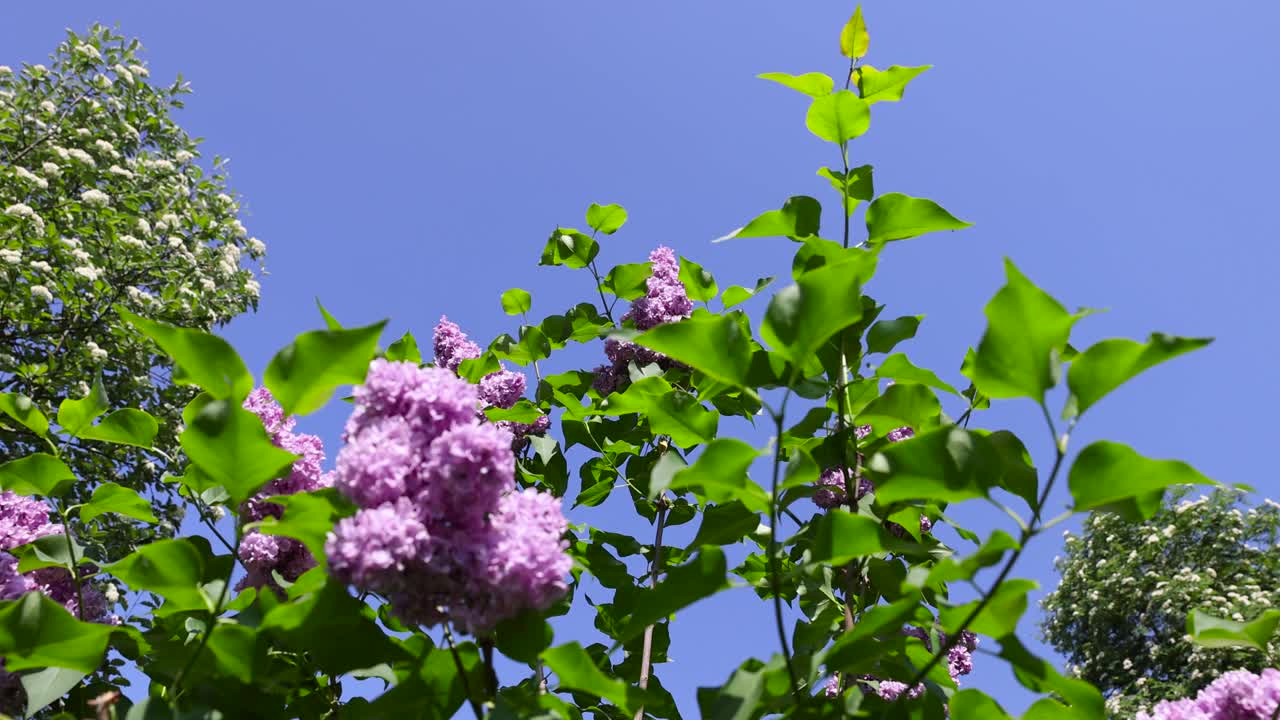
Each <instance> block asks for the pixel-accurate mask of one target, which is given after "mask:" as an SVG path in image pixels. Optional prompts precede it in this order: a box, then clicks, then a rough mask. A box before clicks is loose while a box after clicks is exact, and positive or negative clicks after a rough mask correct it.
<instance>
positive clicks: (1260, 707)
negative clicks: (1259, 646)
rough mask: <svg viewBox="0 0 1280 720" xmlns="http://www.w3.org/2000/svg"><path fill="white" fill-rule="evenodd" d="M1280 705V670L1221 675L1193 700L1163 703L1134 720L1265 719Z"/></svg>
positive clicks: (1243, 671)
mask: <svg viewBox="0 0 1280 720" xmlns="http://www.w3.org/2000/svg"><path fill="white" fill-rule="evenodd" d="M1277 704H1280V670H1275V669H1270V668H1268V669H1266V670H1263V671H1262V673H1261V674H1254V673H1251V672H1249V671H1248V670H1232V671H1231V672H1227V673H1223V674H1222V675H1221V676H1219V677H1218V679H1217V680H1214V681H1213V682H1212V683H1209V685H1208V686H1207V687H1205V688H1204V689H1203V690H1201V691H1200V692H1199V693H1198V694H1197V695H1196V697H1195V698H1194V699H1192V698H1184V699H1182V700H1173V701H1169V700H1166V701H1164V702H1161V703H1159V704H1158V705H1156V706H1155V707H1154V708H1153V709H1152V710H1151V712H1150V713H1147V712H1140V713H1138V716H1137V720H1254V719H1255V718H1256V719H1257V720H1269V719H1270V718H1271V717H1272V716H1273V715H1274V714H1275V712H1276V706H1277Z"/></svg>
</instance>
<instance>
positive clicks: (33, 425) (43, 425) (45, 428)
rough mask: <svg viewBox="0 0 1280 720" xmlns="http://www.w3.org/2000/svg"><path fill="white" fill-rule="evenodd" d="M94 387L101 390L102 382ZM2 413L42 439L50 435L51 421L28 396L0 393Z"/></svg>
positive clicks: (96, 383)
mask: <svg viewBox="0 0 1280 720" xmlns="http://www.w3.org/2000/svg"><path fill="white" fill-rule="evenodd" d="M94 387H95V388H97V389H99V390H101V389H102V381H101V380H99V381H97V382H95V383H94ZM93 396H94V393H92V392H90V393H89V397H93ZM86 399H88V398H86ZM65 402H66V401H64V404H65ZM0 411H2V412H4V414H6V415H8V416H9V417H11V418H13V419H14V420H17V421H18V422H20V423H22V424H23V425H24V426H25V427H26V428H27V429H28V430H30V431H31V432H33V433H35V434H36V435H39V436H40V437H44V436H45V435H48V434H49V420H48V419H47V418H46V417H45V416H44V413H42V412H40V408H38V407H36V406H35V403H33V402H31V398H29V397H27V396H26V395H22V394H19V393H0Z"/></svg>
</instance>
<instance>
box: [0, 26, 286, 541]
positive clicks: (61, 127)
mask: <svg viewBox="0 0 1280 720" xmlns="http://www.w3.org/2000/svg"><path fill="white" fill-rule="evenodd" d="M139 50H140V45H139V43H138V41H136V40H128V39H125V38H124V37H121V36H120V35H117V34H116V33H114V32H112V31H111V30H109V29H107V28H105V27H102V26H94V27H93V28H91V29H90V30H89V32H88V33H87V34H85V35H78V34H76V33H72V32H69V33H68V36H67V39H66V41H65V42H63V43H62V44H60V45H59V46H58V47H57V49H56V51H55V52H54V53H53V55H52V56H51V61H50V63H49V64H48V65H44V64H35V65H23V66H22V67H20V68H16V69H15V68H11V67H7V66H0V208H2V209H3V211H2V212H0V391H5V392H11V393H21V394H22V395H24V396H26V397H27V398H30V399H31V401H32V402H33V403H34V404H35V405H36V406H37V407H39V408H43V409H44V410H46V411H51V410H54V409H56V407H57V405H58V404H59V402H61V401H62V400H63V399H64V398H68V397H72V398H80V397H84V396H87V395H89V394H90V393H93V396H94V397H95V398H96V401H97V402H99V403H101V404H102V405H103V406H104V407H107V408H122V407H131V408H142V409H145V410H146V411H148V412H150V413H151V414H152V415H153V416H155V417H156V418H157V420H159V424H158V428H153V429H152V431H153V432H158V435H159V437H158V438H157V440H156V442H157V447H158V448H159V449H161V450H162V451H164V452H167V453H168V454H170V455H172V454H173V453H175V452H176V450H177V442H176V440H175V438H176V433H175V431H176V430H177V429H178V428H179V422H180V412H181V408H182V407H183V406H184V405H185V404H186V403H187V402H188V401H189V400H190V399H191V398H192V397H193V396H194V393H193V392H192V391H191V390H190V389H189V388H187V387H184V386H180V385H175V383H174V379H173V378H172V377H171V375H170V369H171V367H172V365H171V363H170V362H169V361H168V359H167V358H165V357H162V356H160V355H157V354H156V351H155V348H154V346H153V345H152V343H151V342H150V341H149V340H147V339H146V338H145V337H144V336H143V335H141V334H140V333H138V332H137V331H136V330H134V329H133V327H132V326H130V325H128V324H127V323H125V322H123V321H122V320H121V319H120V316H119V314H118V312H117V310H118V308H120V307H125V308H129V309H131V310H133V311H135V312H139V313H142V314H145V315H146V316H147V317H152V318H156V319H160V320H165V321H168V322H172V323H176V324H180V325H183V326H187V327H197V328H204V329H209V328H211V327H213V326H216V325H219V324H222V323H225V322H226V321H228V320H229V319H231V318H232V317H234V316H235V315H238V314H240V313H242V312H244V311H246V310H247V309H249V308H250V307H254V306H256V303H257V299H258V289H259V288H258V282H257V281H256V280H255V279H254V275H253V272H252V270H251V269H249V268H248V267H246V262H245V260H246V259H249V258H251V259H253V260H260V259H261V258H262V256H263V254H264V251H265V248H264V247H263V244H262V243H261V242H259V241H258V240H256V239H254V238H250V237H248V236H247V233H246V231H245V228H244V226H243V225H242V224H241V222H240V220H239V219H238V217H237V216H238V214H239V212H240V204H239V202H238V201H237V200H236V198H235V197H234V196H233V195H232V194H231V192H230V191H229V190H228V189H227V185H226V176H225V174H224V172H223V169H222V162H221V161H220V160H218V159H216V158H215V159H214V160H213V161H212V163H202V162H201V160H202V156H201V154H200V151H199V149H198V144H197V142H196V140H194V139H193V138H191V137H190V136H188V135H187V133H186V132H184V131H183V130H182V128H181V127H179V126H178V125H177V124H176V123H175V122H174V121H173V120H172V119H171V117H170V113H171V112H172V111H173V110H174V109H177V108H181V107H182V98H183V96H184V95H186V94H187V93H189V92H190V89H189V87H188V86H187V84H185V83H184V82H182V80H181V78H179V79H178V80H176V81H175V82H173V83H171V84H169V85H164V86H160V85H154V84H152V83H151V82H150V81H149V80H148V76H149V74H150V73H149V72H148V70H147V66H146V64H145V63H144V62H143V61H142V60H140V59H139V56H138V52H139ZM210 165H211V167H212V172H210V171H209V170H210ZM245 256H248V258H246V257H245ZM95 378H100V379H101V384H100V385H96V384H95ZM41 445H42V443H41V442H40V439H39V438H38V437H37V436H36V435H35V434H34V433H32V432H31V431H30V429H29V428H25V427H23V426H22V425H21V424H19V423H12V422H9V423H5V422H0V456H4V457H18V456H21V455H23V454H25V453H27V452H31V451H33V450H34V449H36V448H39V447H40V446H41ZM69 450H70V451H69V452H68V453H67V454H66V456H67V458H68V461H69V462H70V463H71V464H72V466H73V468H74V469H75V470H76V471H77V474H78V475H79V476H80V477H86V478H111V479H114V480H115V481H116V482H119V483H121V484H123V485H126V486H131V487H134V488H137V489H150V490H152V491H153V492H155V493H156V494H157V497H156V500H157V507H158V509H159V510H160V511H161V512H160V514H161V516H162V518H167V519H168V521H169V523H170V525H171V524H173V523H174V522H175V521H176V520H177V519H178V517H179V510H178V508H180V507H181V505H180V504H179V503H177V502H175V501H174V498H171V497H169V496H168V494H169V492H171V491H170V490H168V489H167V488H169V487H172V485H169V484H166V485H161V484H159V482H158V481H159V479H160V477H161V475H162V472H163V470H164V468H159V467H156V466H155V465H154V464H151V463H145V464H144V463H140V462H138V461H137V459H136V458H137V455H136V454H129V453H126V452H122V451H121V450H120V449H119V448H118V446H114V445H110V444H107V443H103V442H99V441H95V440H83V441H77V442H76V443H73V445H72V447H71V448H70V449H69ZM91 489H92V485H90V486H88V487H86V488H84V491H85V492H86V493H87V492H88V491H89V490H91ZM128 528H129V526H128V525H124V524H120V525H118V526H115V527H108V528H107V529H106V530H104V531H102V532H101V533H100V534H99V537H98V538H97V539H98V540H100V541H103V542H114V543H120V542H124V543H126V544H127V543H129V542H131V541H132V540H131V538H132V534H131V532H130V531H129V530H128ZM167 531H171V527H170V526H168V525H161V526H159V530H158V532H160V533H162V534H164V533H166V532H167Z"/></svg>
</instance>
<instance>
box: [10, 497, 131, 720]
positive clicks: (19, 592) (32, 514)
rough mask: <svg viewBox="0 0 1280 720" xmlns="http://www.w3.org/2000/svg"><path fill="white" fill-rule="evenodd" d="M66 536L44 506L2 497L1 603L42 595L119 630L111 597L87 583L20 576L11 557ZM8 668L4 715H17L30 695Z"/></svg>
mask: <svg viewBox="0 0 1280 720" xmlns="http://www.w3.org/2000/svg"><path fill="white" fill-rule="evenodd" d="M62 532H63V528H62V526H61V525H54V524H53V523H51V522H49V506H48V505H45V503H44V502H43V501H41V500H38V499H36V498H31V497H25V496H22V495H17V494H15V493H13V492H8V491H6V492H3V493H0V600H16V599H18V598H20V597H22V596H23V595H25V594H27V593H28V592H38V593H41V594H43V595H46V596H47V597H48V598H49V599H51V600H53V601H54V602H56V603H58V604H60V605H62V606H63V607H64V608H66V610H67V612H69V613H71V614H72V615H74V616H76V617H78V618H79V619H81V620H84V621H86V622H100V623H109V624H119V622H120V619H119V618H117V617H114V616H112V615H111V614H110V603H108V602H107V599H106V596H104V595H103V594H102V592H101V591H100V590H98V589H97V588H96V587H95V586H94V585H93V583H92V582H90V581H88V580H87V579H84V578H81V580H80V581H79V583H78V585H79V588H78V589H77V582H76V580H75V579H74V578H73V577H72V575H71V573H70V572H68V571H67V570H66V569H65V568H61V567H46V568H39V569H37V570H32V571H30V572H27V573H20V572H18V559H17V558H16V557H15V556H14V555H13V554H12V553H11V552H10V551H12V550H13V549H14V548H16V547H18V546H19V545H25V544H27V543H30V542H34V541H35V540H38V539H40V538H42V537H46V536H48V535H58V534H61V533H62ZM93 570H94V569H93V568H91V567H90V566H87V565H86V566H83V567H82V568H81V569H80V572H81V573H82V574H88V573H90V572H93ZM82 598H83V601H84V605H83V607H82V606H81V604H80V601H81V599H82ZM3 663H4V661H3V659H0V712H5V713H9V714H14V715H18V714H21V712H22V709H23V706H24V705H25V703H26V693H25V691H24V690H23V689H22V684H21V680H20V678H19V676H18V674H17V673H10V672H8V671H7V670H5V669H4V664H3Z"/></svg>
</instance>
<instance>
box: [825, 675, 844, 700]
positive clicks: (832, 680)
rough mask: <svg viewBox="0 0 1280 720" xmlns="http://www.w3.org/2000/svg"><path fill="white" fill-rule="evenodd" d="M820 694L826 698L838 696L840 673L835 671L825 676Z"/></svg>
mask: <svg viewBox="0 0 1280 720" xmlns="http://www.w3.org/2000/svg"><path fill="white" fill-rule="evenodd" d="M822 694H823V695H824V696H826V697H827V698H834V697H839V695H840V673H836V674H834V675H832V676H831V677H829V678H827V682H826V683H825V684H824V685H823V686H822Z"/></svg>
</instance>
